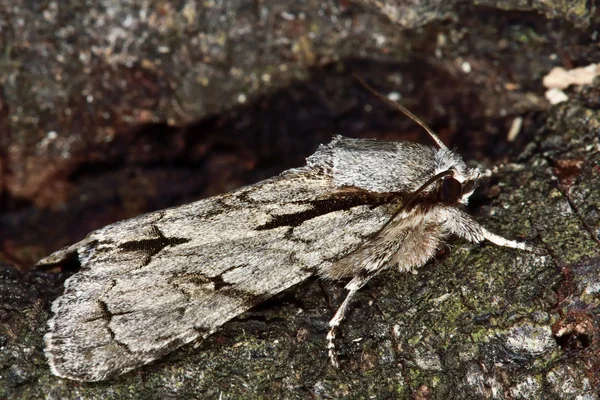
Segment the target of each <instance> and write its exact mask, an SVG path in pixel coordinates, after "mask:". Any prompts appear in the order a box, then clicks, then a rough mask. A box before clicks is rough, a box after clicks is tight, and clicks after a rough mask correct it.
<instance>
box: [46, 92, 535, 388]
mask: <svg viewBox="0 0 600 400" xmlns="http://www.w3.org/2000/svg"><path fill="white" fill-rule="evenodd" d="M367 88H368V89H369V90H372V89H371V88H370V87H367ZM384 99H387V98H385V97H384ZM393 104H394V105H395V106H396V107H397V108H399V109H400V110H401V111H403V112H404V113H406V114H407V115H409V116H410V117H411V118H413V119H414V120H415V121H416V122H418V123H419V124H420V125H421V126H423V127H424V128H425V130H426V131H427V132H428V133H429V135H430V136H431V138H432V139H433V141H434V143H435V147H431V146H426V145H422V144H417V143H411V142H406V141H398V142H384V141H378V140H371V139H349V138H345V137H342V136H335V137H334V138H333V140H332V141H331V142H330V143H329V144H325V145H321V146H320V147H319V148H318V149H317V151H316V152H315V153H314V154H313V155H311V156H310V157H308V158H307V161H306V165H305V166H304V167H301V168H295V169H291V170H288V171H285V172H283V173H281V174H280V175H279V176H275V177H273V178H270V179H267V180H264V181H262V182H259V183H257V184H254V185H250V186H246V187H242V188H240V189H237V190H235V191H233V192H230V193H226V194H223V195H219V196H215V197H211V198H208V199H205V200H200V201H197V202H194V203H191V204H188V205H184V206H180V207H175V208H171V209H166V210H162V211H156V212H151V213H149V214H145V215H140V216H138V217H135V218H132V219H128V220H125V221H121V222H117V223H114V224H112V225H108V226H106V227H104V228H101V229H98V230H96V231H94V232H92V233H90V234H89V235H88V236H87V237H86V238H85V239H83V240H82V241H80V242H78V243H76V244H73V245H71V246H68V247H65V248H63V249H61V250H59V251H57V252H55V253H53V254H52V255H50V256H48V257H46V258H44V259H42V260H41V261H39V263H38V265H45V266H48V265H57V264H62V263H65V262H72V261H76V262H77V263H78V264H79V265H80V269H79V271H78V272H77V273H75V274H74V275H72V276H71V277H70V278H69V279H67V280H66V282H65V290H64V294H63V295H62V296H60V297H59V298H58V299H57V300H56V301H55V302H54V303H53V304H52V311H53V313H54V315H53V317H52V318H51V319H50V320H49V323H48V325H49V328H48V332H47V333H46V335H45V336H44V340H45V354H46V357H47V359H48V361H49V364H50V367H51V370H52V372H53V373H54V374H55V375H58V376H60V377H64V378H69V379H74V380H81V381H99V380H104V379H107V378H110V377H112V376H115V375H119V374H122V373H125V372H127V371H130V370H132V369H134V368H136V367H139V366H141V365H143V364H146V363H149V362H151V361H153V360H156V359H158V358H160V357H161V356H163V355H165V354H167V353H169V352H171V351H173V350H174V349H176V348H178V347H180V346H182V345H184V344H186V343H190V342H193V341H198V340H199V339H203V338H206V337H207V336H209V335H210V334H212V333H214V332H215V331H216V330H217V329H218V328H219V327H221V326H222V325H223V324H224V323H226V322H227V321H229V320H230V319H232V318H234V317H235V316H237V315H239V314H241V313H242V312H244V311H246V310H248V309H250V308H251V307H253V306H255V305H257V304H259V303H261V302H262V301H264V300H265V299H267V298H269V297H271V296H273V295H275V294H277V293H279V292H281V291H283V290H285V289H287V288H289V287H291V286H293V285H295V284H297V283H298V282H301V281H303V280H305V279H307V278H309V277H311V276H314V275H318V276H319V277H321V278H324V279H327V280H340V279H349V282H348V283H347V285H346V286H345V288H346V289H347V291H348V293H347V295H346V298H345V300H344V301H343V303H342V304H341V306H340V307H339V309H338V310H337V312H336V313H335V315H334V317H333V318H332V320H331V321H330V323H329V326H330V331H329V333H328V335H327V347H328V351H329V357H330V359H331V361H332V363H333V364H334V365H335V366H337V358H336V352H335V346H334V339H335V331H336V328H337V327H338V325H339V324H340V322H341V321H342V319H343V318H344V315H345V314H346V311H347V310H348V306H349V304H350V302H351V301H352V298H353V296H354V295H355V294H356V292H357V291H358V290H359V289H360V288H362V287H363V286H364V285H365V284H366V283H367V282H369V280H370V279H372V278H373V277H374V276H376V275H378V274H380V273H381V272H383V271H385V270H386V269H388V268H398V269H400V270H401V271H413V270H415V269H416V268H418V267H420V266H422V265H423V264H425V263H426V262H427V261H428V260H429V259H431V258H432V257H433V256H434V254H435V252H436V249H437V248H438V247H439V246H440V244H442V243H443V242H444V240H445V239H446V238H447V237H448V236H450V235H455V236H459V237H461V238H464V239H467V240H468V241H470V242H474V243H478V242H481V241H482V240H484V239H486V240H488V241H490V242H492V243H494V244H496V245H499V246H506V247H511V248H514V249H521V250H527V249H529V247H528V246H527V245H525V244H524V243H519V242H516V241H513V240H508V239H505V238H503V237H501V236H498V235H496V234H494V233H492V232H489V231H488V230H486V229H485V228H484V227H483V226H481V225H480V224H478V223H477V222H476V221H475V220H473V219H472V218H471V217H470V216H469V215H468V214H467V213H466V212H465V211H464V205H466V204H467V201H468V199H469V197H470V196H471V194H472V193H473V191H474V189H475V187H476V185H477V183H478V180H479V179H480V174H481V173H480V171H479V170H477V169H473V168H468V167H467V165H466V164H465V163H464V161H463V160H462V158H461V157H460V156H459V155H458V154H456V153H455V152H452V151H450V150H449V149H448V148H447V147H446V146H445V145H444V144H443V143H442V141H441V140H440V139H439V138H438V137H437V136H436V135H435V134H434V133H433V131H432V130H431V129H429V128H428V127H427V126H426V125H425V124H424V123H423V122H422V121H421V120H419V119H418V118H417V117H415V116H414V115H413V114H412V113H410V112H409V111H408V110H406V109H404V107H402V106H400V105H399V104H396V103H393Z"/></svg>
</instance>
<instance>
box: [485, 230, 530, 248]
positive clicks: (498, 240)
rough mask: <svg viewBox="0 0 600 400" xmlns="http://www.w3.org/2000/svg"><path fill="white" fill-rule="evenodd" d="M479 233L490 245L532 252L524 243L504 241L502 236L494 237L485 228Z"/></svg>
mask: <svg viewBox="0 0 600 400" xmlns="http://www.w3.org/2000/svg"><path fill="white" fill-rule="evenodd" d="M481 233H482V235H483V237H484V238H485V240H487V241H489V242H491V243H494V244H495V245H497V246H504V247H510V248H512V249H520V250H527V251H531V250H532V247H531V246H529V245H527V244H525V243H522V242H517V241H516V240H510V239H505V238H503V237H502V236H500V235H496V234H495V233H492V232H490V231H488V230H487V229H485V228H482V229H481Z"/></svg>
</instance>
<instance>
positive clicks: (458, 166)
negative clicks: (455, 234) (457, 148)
mask: <svg viewBox="0 0 600 400" xmlns="http://www.w3.org/2000/svg"><path fill="white" fill-rule="evenodd" d="M445 172H447V174H445ZM434 173H435V175H438V174H443V175H444V176H443V177H442V178H441V179H440V181H439V183H438V185H437V192H438V198H439V200H440V201H441V202H443V203H445V204H454V203H461V204H467V202H468V201H469V197H471V195H472V194H473V191H474V190H475V187H476V186H477V184H478V182H479V177H480V172H479V170H478V169H477V168H469V167H467V165H466V164H465V162H464V161H463V159H462V157H460V156H459V155H458V154H456V153H455V152H453V151H450V150H448V149H447V148H445V147H444V148H441V149H439V150H438V151H437V153H436V157H435V171H434Z"/></svg>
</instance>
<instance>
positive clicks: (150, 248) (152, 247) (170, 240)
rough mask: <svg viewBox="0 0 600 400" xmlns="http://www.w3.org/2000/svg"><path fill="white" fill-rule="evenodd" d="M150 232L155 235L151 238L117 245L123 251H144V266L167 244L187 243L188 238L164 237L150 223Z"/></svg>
mask: <svg viewBox="0 0 600 400" xmlns="http://www.w3.org/2000/svg"><path fill="white" fill-rule="evenodd" d="M152 233H153V234H154V235H155V236H156V237H153V238H152V239H141V240H132V241H129V242H125V243H122V244H120V245H119V248H120V249H122V250H124V251H141V252H142V253H144V262H143V265H144V266H146V265H148V264H150V261H152V257H154V256H155V255H156V254H158V253H159V252H160V251H162V250H163V249H164V248H165V247H168V246H177V245H180V244H183V243H187V242H189V241H190V239H186V238H178V237H166V236H165V235H163V233H162V232H161V231H160V229H158V227H157V226H156V225H152Z"/></svg>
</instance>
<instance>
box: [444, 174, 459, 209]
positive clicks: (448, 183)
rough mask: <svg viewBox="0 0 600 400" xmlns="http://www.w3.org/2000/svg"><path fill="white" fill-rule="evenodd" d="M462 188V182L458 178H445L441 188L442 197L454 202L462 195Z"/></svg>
mask: <svg viewBox="0 0 600 400" xmlns="http://www.w3.org/2000/svg"><path fill="white" fill-rule="evenodd" d="M462 189H463V187H462V184H461V183H460V182H459V181H457V180H456V179H454V178H444V179H443V180H442V187H441V188H440V199H441V200H442V202H444V203H447V204H451V203H454V202H456V200H458V198H459V197H460V196H461V195H462Z"/></svg>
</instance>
